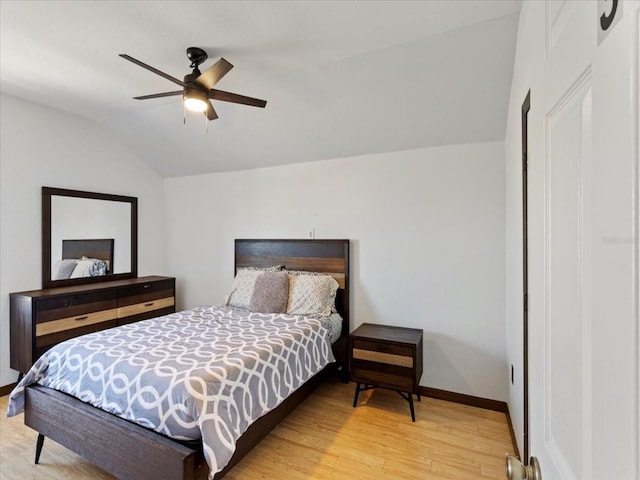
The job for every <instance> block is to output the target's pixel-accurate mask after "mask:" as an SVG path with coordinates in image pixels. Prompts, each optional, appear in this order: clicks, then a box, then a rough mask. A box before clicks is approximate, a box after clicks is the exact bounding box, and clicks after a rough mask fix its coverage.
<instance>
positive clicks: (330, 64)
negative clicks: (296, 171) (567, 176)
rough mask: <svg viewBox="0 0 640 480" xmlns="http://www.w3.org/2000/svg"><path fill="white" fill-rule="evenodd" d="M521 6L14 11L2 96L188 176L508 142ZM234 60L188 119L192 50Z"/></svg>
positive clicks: (167, 172)
mask: <svg viewBox="0 0 640 480" xmlns="http://www.w3.org/2000/svg"><path fill="white" fill-rule="evenodd" d="M519 10H520V0H513V1H512V0H496V1H488V0H468V1H453V0H445V1H436V0H425V1H415V0H412V1H381V0H375V1H357V2H356V1H309V0H307V1H264V0H257V1H233V2H232V1H177V2H174V1H157V2H151V1H87V2H80V1H52V0H46V1H17V2H14V1H5V0H2V2H1V3H0V20H1V25H0V35H1V38H0V62H1V64H0V82H1V83H0V89H1V90H2V91H3V92H5V93H8V94H10V95H15V96H17V97H22V98H25V99H28V100H30V101H33V102H37V103H41V104H44V105H47V106H50V107H54V108H57V109H60V110H64V111H67V112H70V113H73V114H76V115H78V116H81V117H85V118H87V119H90V120H91V121H93V122H95V123H97V124H98V125H100V126H101V127H102V128H104V129H105V130H107V131H110V132H111V133H112V134H113V136H114V137H115V138H117V139H119V141H121V142H122V143H124V144H126V145H128V146H129V148H131V149H132V150H133V151H135V152H136V153H137V154H138V155H139V156H140V157H141V158H142V159H143V160H145V161H146V162H148V163H149V164H150V165H151V166H152V167H153V168H155V169H156V170H157V171H158V172H159V173H160V174H161V175H163V176H166V177H170V176H180V175H192V174H199V173H205V172H218V171H231V170H242V169H249V168H256V167H262V166H268V165H278V164H284V163H294V162H304V161H313V160H322V159H329V158H340V157H347V156H355V155H362V154H372V153H379V152H391V151H397V150H406V149H413V148H422V147H430V146H437V145H447V144H461V143H469V142H482V141H494V140H503V139H504V135H505V122H506V116H507V104H508V98H509V92H510V85H511V76H512V69H513V56H514V51H515V41H516V30H517V25H518V14H519ZM189 46H198V47H201V48H204V49H205V50H206V51H207V53H208V54H209V60H207V62H205V63H204V65H202V66H201V70H202V71H204V70H205V69H206V68H208V67H209V66H210V65H211V64H213V62H214V61H216V60H217V59H218V58H219V57H221V56H224V57H225V58H226V59H227V60H228V61H230V62H231V63H232V64H234V66H235V68H234V69H233V70H231V72H229V73H228V74H227V75H226V76H225V77H224V78H223V79H222V80H221V81H220V82H219V83H218V84H217V85H216V88H220V89H221V90H227V91H232V92H235V93H240V94H243V95H248V96H252V97H258V98H262V99H265V100H267V102H268V103H267V107H266V108H265V109H260V108H254V107H248V106H244V105H236V104H231V103H224V102H215V101H214V105H215V108H216V110H217V112H218V115H219V116H220V118H219V119H218V120H215V121H212V122H210V123H209V125H208V131H205V128H206V127H205V126H206V122H205V120H204V117H203V116H202V115H201V114H192V113H190V114H188V115H187V119H186V125H184V124H183V109H182V105H181V102H180V97H169V98H165V99H155V100H145V101H136V100H132V98H131V97H133V96H137V95H143V94H148V93H158V92H163V91H171V90H179V89H180V87H178V86H177V85H175V84H173V83H171V82H169V81H167V80H165V79H163V78H162V77H159V76H156V75H154V74H153V73H151V72H149V71H147V70H144V69H142V68H140V67H138V66H136V65H134V64H132V63H130V62H127V61H125V60H123V59H121V58H120V57H118V54H119V53H127V54H129V55H131V56H133V57H135V58H137V59H139V60H141V61H143V62H145V63H147V64H150V65H153V66H154V67H156V68H158V69H160V70H162V71H164V72H166V73H168V74H170V75H172V76H174V77H177V78H182V77H183V76H184V75H185V74H187V73H190V69H189V61H188V59H187V58H186V55H185V49H186V48H187V47H189Z"/></svg>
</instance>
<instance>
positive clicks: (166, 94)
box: [133, 90, 184, 100]
mask: <svg viewBox="0 0 640 480" xmlns="http://www.w3.org/2000/svg"><path fill="white" fill-rule="evenodd" d="M183 93H184V90H175V91H173V92H164V93H152V94H151V95H141V96H140V97H133V99H134V100H148V99H149V98H161V97H173V96H175V95H182V94H183Z"/></svg>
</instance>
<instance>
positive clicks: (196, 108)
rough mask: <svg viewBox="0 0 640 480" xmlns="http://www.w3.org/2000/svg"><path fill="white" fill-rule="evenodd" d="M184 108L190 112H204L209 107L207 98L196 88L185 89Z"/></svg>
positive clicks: (204, 93)
mask: <svg viewBox="0 0 640 480" xmlns="http://www.w3.org/2000/svg"><path fill="white" fill-rule="evenodd" d="M184 106H185V108H186V109H187V110H189V111H191V112H200V113H202V112H206V111H207V108H208V107H209V96H208V95H207V94H206V92H203V91H202V90H198V89H197V88H190V89H186V90H185V92H184Z"/></svg>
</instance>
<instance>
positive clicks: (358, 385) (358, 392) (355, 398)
mask: <svg viewBox="0 0 640 480" xmlns="http://www.w3.org/2000/svg"><path fill="white" fill-rule="evenodd" d="M358 395H360V382H358V383H356V395H355V397H354V399H353V408H355V407H356V405H357V404H358Z"/></svg>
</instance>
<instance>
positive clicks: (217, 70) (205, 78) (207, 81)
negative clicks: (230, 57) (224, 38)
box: [194, 58, 233, 90]
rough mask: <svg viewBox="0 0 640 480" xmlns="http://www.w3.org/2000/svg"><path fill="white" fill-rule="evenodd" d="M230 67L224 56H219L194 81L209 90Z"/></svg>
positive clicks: (231, 66)
mask: <svg viewBox="0 0 640 480" xmlns="http://www.w3.org/2000/svg"><path fill="white" fill-rule="evenodd" d="M232 68H233V65H231V64H230V63H229V62H227V61H226V60H225V59H224V58H221V59H220V60H218V61H217V62H216V63H214V64H213V65H212V66H211V67H209V68H208V69H207V70H205V72H204V73H203V74H201V75H200V76H199V77H198V78H196V79H195V80H194V82H195V83H197V84H198V85H200V86H202V87H204V88H206V89H207V90H210V89H211V88H212V87H213V86H214V85H215V84H216V83H218V82H219V81H220V79H221V78H222V77H224V76H225V75H226V74H227V73H229V70H231V69H232Z"/></svg>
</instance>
